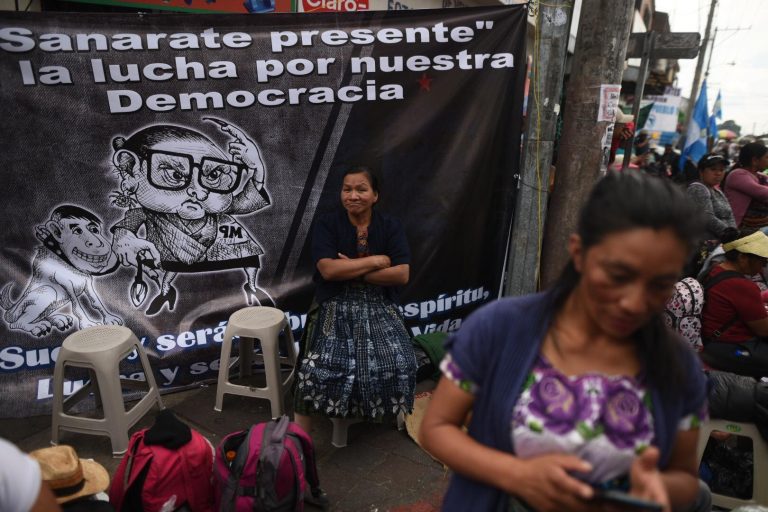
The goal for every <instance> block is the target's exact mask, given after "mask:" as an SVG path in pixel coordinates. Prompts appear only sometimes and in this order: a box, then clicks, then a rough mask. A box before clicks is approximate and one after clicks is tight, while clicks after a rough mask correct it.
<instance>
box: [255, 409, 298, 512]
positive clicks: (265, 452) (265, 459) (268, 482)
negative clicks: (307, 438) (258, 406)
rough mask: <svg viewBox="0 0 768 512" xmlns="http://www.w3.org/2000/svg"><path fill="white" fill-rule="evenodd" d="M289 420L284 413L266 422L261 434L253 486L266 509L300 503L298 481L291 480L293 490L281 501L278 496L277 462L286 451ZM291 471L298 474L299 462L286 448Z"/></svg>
mask: <svg viewBox="0 0 768 512" xmlns="http://www.w3.org/2000/svg"><path fill="white" fill-rule="evenodd" d="M290 423H291V420H290V418H288V416H286V415H283V416H281V417H280V419H278V420H273V421H270V422H269V423H267V425H266V426H265V428H264V434H263V437H262V444H261V453H260V454H259V465H258V469H257V471H256V487H257V488H258V490H259V501H260V502H261V504H262V505H264V506H266V507H267V508H268V509H269V510H276V511H281V510H286V511H292V510H297V509H298V507H299V505H300V504H301V502H302V500H301V482H294V486H293V492H292V493H291V494H290V495H288V496H286V497H285V498H284V499H283V500H278V497H277V479H278V478H279V475H278V473H279V471H280V463H281V461H282V459H283V454H284V452H285V440H286V435H287V434H288V427H289V426H290ZM288 459H289V460H290V463H291V467H292V469H293V474H294V475H298V474H299V468H298V467H297V463H298V461H296V460H294V457H293V454H291V452H290V450H289V451H288Z"/></svg>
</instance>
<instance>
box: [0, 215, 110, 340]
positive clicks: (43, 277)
mask: <svg viewBox="0 0 768 512" xmlns="http://www.w3.org/2000/svg"><path fill="white" fill-rule="evenodd" d="M36 235H37V237H38V238H39V239H40V241H42V242H43V247H40V248H38V249H37V252H36V254H35V256H34V258H33V260H32V276H31V277H30V279H29V282H28V283H27V287H26V288H25V289H24V291H23V292H22V293H21V295H20V296H19V297H18V298H17V299H16V300H14V299H12V298H11V289H12V288H13V283H8V284H6V285H5V286H4V287H3V289H2V290H0V307H2V309H4V310H5V311H6V312H5V315H4V316H3V319H4V320H5V322H6V323H7V324H8V326H9V327H10V328H11V329H15V330H21V331H26V332H28V333H30V334H31V335H33V336H37V337H43V336H47V335H48V334H50V333H51V332H52V330H53V328H54V327H55V328H56V329H58V330H59V331H62V332H63V331H66V330H67V329H69V328H71V327H72V326H73V325H75V328H77V329H83V328H85V327H91V326H93V325H100V324H113V325H122V323H123V320H122V319H121V318H119V317H117V316H115V315H113V314H112V313H110V312H109V311H108V310H107V308H106V307H105V306H104V304H103V303H102V302H101V299H100V298H99V295H98V294H97V293H96V290H95V289H94V287H93V276H99V275H104V274H108V273H110V272H112V271H114V270H115V269H116V268H117V266H118V260H117V256H116V255H115V254H114V252H112V247H111V246H110V243H109V241H108V240H107V239H106V237H105V236H104V235H103V234H102V233H101V219H99V217H97V216H96V215H94V214H93V213H91V212H90V211H88V210H86V209H84V208H81V207H79V206H73V205H61V206H59V207H57V208H56V209H54V210H53V212H52V213H51V218H50V219H49V220H48V222H46V223H45V224H44V225H42V226H37V232H36ZM84 299H87V302H84ZM85 304H87V305H89V306H90V307H91V309H92V310H93V311H95V312H97V313H98V314H99V315H101V321H98V320H93V319H91V318H90V317H89V316H88V313H87V312H86V308H84V305H85ZM66 305H69V307H70V309H71V311H72V315H73V316H74V317H75V319H76V320H77V323H76V324H75V323H74V322H73V319H72V317H71V316H69V315H67V314H64V313H61V312H58V311H59V310H60V309H62V308H63V307H65V306H66Z"/></svg>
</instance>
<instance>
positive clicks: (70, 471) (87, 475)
mask: <svg viewBox="0 0 768 512" xmlns="http://www.w3.org/2000/svg"><path fill="white" fill-rule="evenodd" d="M30 455H31V456H32V457H34V458H35V459H37V462H39V463H40V470H41V472H42V476H43V480H45V482H46V483H47V484H48V485H49V486H50V487H51V489H52V490H53V493H54V494H55V495H56V501H57V502H59V503H67V502H68V501H72V500H75V499H77V498H82V497H83V496H90V495H91V494H96V493H99V492H102V491H104V490H106V489H107V487H109V473H107V470H106V469H104V466H102V465H101V464H99V463H98V462H95V461H92V460H86V459H81V458H79V457H78V456H77V453H76V452H75V449H74V448H72V447H71V446H66V445H63V444H62V445H59V446H52V447H50V448H42V449H40V450H35V451H33V452H32V453H30Z"/></svg>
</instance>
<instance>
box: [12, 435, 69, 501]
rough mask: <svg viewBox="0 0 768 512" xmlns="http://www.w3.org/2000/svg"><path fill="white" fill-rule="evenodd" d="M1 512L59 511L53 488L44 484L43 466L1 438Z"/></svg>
mask: <svg viewBox="0 0 768 512" xmlns="http://www.w3.org/2000/svg"><path fill="white" fill-rule="evenodd" d="M0 510H2V511H3V512H55V511H60V510H61V508H59V505H58V504H57V503H56V497H55V496H54V495H53V491H51V488H50V487H49V486H48V484H46V483H45V482H43V478H42V473H41V472H40V465H39V464H38V463H37V461H36V460H35V459H33V458H32V457H30V456H28V455H26V454H24V453H23V452H22V451H21V450H19V449H18V448H16V446H15V445H14V444H12V443H10V442H8V441H6V440H5V439H2V438H0Z"/></svg>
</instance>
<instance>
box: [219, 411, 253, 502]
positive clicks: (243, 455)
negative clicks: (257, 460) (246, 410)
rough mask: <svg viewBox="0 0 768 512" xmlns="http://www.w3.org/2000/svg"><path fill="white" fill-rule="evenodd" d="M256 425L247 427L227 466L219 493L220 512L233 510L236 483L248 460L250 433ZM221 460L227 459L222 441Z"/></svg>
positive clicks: (236, 488) (235, 497)
mask: <svg viewBox="0 0 768 512" xmlns="http://www.w3.org/2000/svg"><path fill="white" fill-rule="evenodd" d="M255 428H256V425H252V426H251V428H250V429H248V434H247V435H246V436H245V439H244V440H243V442H242V443H240V446H239V447H238V449H237V453H236V454H235V459H234V460H233V461H232V465H231V466H230V468H229V476H228V477H227V481H226V482H225V484H224V489H223V491H222V494H221V508H220V509H219V510H220V512H234V511H235V500H236V499H237V496H238V484H239V483H240V477H241V476H242V474H243V469H245V463H246V462H247V460H248V453H249V451H250V444H251V435H252V434H253V431H254V429H255ZM219 456H220V457H222V460H227V458H226V457H227V454H226V453H225V451H224V443H222V444H221V453H220V454H219Z"/></svg>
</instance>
